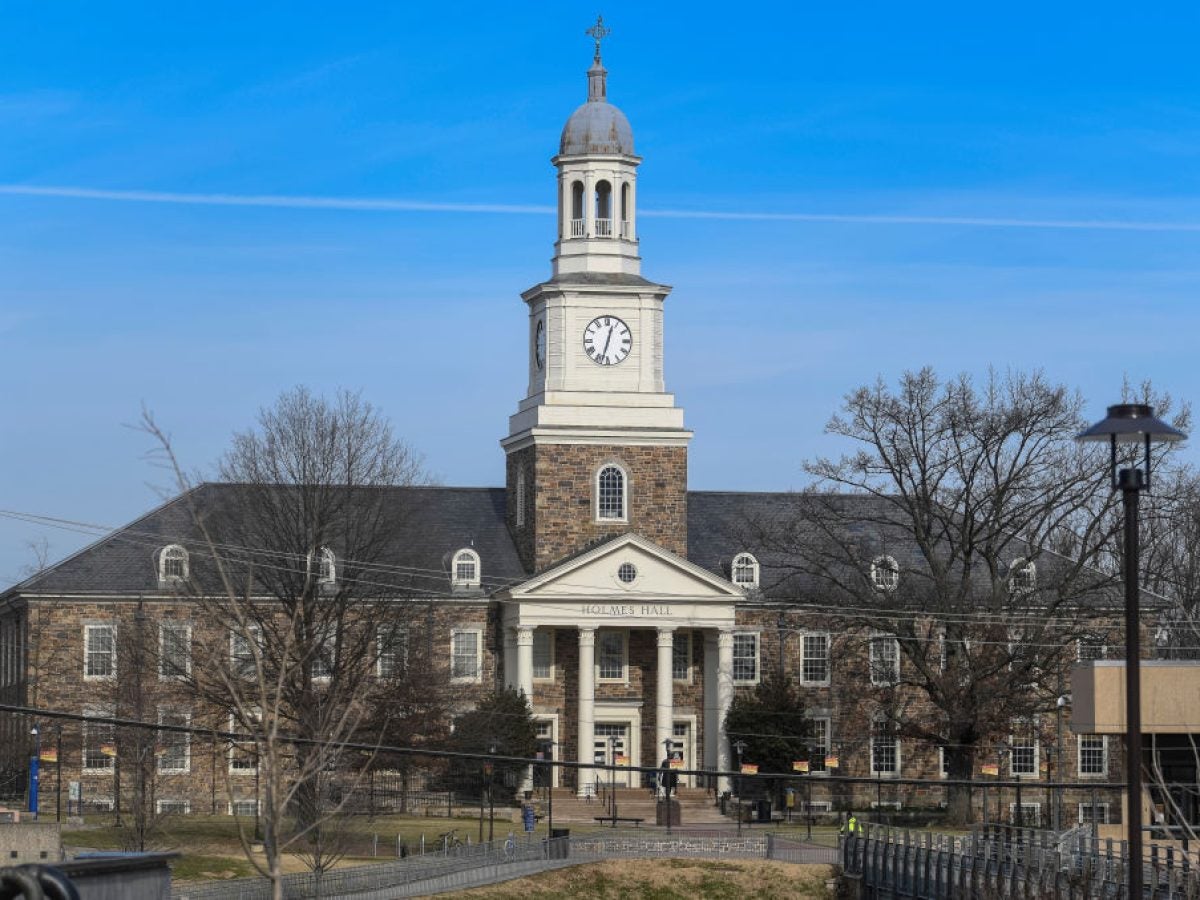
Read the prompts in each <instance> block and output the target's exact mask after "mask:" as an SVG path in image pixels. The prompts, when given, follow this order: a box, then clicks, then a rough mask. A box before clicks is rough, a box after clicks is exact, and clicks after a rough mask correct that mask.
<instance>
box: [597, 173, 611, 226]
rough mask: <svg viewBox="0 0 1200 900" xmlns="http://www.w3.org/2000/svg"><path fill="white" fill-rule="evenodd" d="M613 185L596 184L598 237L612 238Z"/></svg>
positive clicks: (598, 182) (606, 183) (599, 182)
mask: <svg viewBox="0 0 1200 900" xmlns="http://www.w3.org/2000/svg"><path fill="white" fill-rule="evenodd" d="M612 233H613V232H612V185H611V184H609V183H608V182H607V181H597V182H596V237H612Z"/></svg>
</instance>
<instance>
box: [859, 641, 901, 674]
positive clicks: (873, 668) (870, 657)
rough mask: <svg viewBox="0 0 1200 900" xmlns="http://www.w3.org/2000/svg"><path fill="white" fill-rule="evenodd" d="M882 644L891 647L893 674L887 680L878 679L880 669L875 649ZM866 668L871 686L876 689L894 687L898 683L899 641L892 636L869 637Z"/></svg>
mask: <svg viewBox="0 0 1200 900" xmlns="http://www.w3.org/2000/svg"><path fill="white" fill-rule="evenodd" d="M883 644H890V645H891V647H892V662H893V673H892V675H891V676H890V677H888V678H880V677H879V674H878V673H879V671H880V669H881V668H882V667H881V666H880V665H879V663H878V661H877V654H876V649H875V648H876V647H878V646H882V645H883ZM867 667H868V669H870V674H871V684H873V685H875V686H876V687H894V686H895V685H897V684H899V682H900V639H899V638H897V637H896V636H895V635H892V634H882V633H881V634H874V635H871V638H870V644H869V645H868V647H867Z"/></svg>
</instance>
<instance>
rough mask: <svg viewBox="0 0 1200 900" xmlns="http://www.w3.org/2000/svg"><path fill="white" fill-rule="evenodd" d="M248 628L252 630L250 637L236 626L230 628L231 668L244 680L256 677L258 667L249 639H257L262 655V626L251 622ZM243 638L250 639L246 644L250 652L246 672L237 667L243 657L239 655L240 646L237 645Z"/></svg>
mask: <svg viewBox="0 0 1200 900" xmlns="http://www.w3.org/2000/svg"><path fill="white" fill-rule="evenodd" d="M246 630H247V631H248V632H250V635H251V637H250V638H249V639H247V638H246V636H245V635H243V634H242V633H241V632H240V631H239V630H238V629H237V628H236V627H234V628H230V629H229V670H230V672H231V673H232V674H233V675H234V676H235V677H238V678H241V679H242V680H243V681H248V680H250V679H252V678H254V677H255V671H256V667H257V666H256V663H255V661H254V653H253V651H252V650H251V649H250V643H249V641H257V643H258V646H259V655H260V656H261V655H262V626H261V625H256V624H250V625H248V626H247V628H246ZM242 640H248V642H247V644H246V650H247V652H248V656H247V663H246V665H247V667H248V668H247V670H246V671H245V672H240V671H238V668H237V667H238V661H239V660H240V659H241V657H240V656H239V655H238V652H237V650H238V648H237V646H236V645H237V643H238V642H239V641H242Z"/></svg>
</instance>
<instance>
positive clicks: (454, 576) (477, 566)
mask: <svg viewBox="0 0 1200 900" xmlns="http://www.w3.org/2000/svg"><path fill="white" fill-rule="evenodd" d="M460 561H461V562H464V563H465V562H468V561H469V562H471V563H473V564H474V574H473V575H472V576H471V577H470V578H462V577H459V574H458V565H459V562H460ZM482 573H483V564H482V562H481V561H480V559H479V554H478V553H476V552H475V551H474V550H472V549H471V548H470V547H463V548H462V549H461V550H456V551H455V552H454V556H453V557H451V559H450V584H451V585H452V586H453V587H456V588H477V587H479V585H480V581H481V576H482Z"/></svg>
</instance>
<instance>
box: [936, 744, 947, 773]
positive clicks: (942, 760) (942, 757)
mask: <svg viewBox="0 0 1200 900" xmlns="http://www.w3.org/2000/svg"><path fill="white" fill-rule="evenodd" d="M937 751H938V778H949V777H950V772H949V771H948V768H947V766H946V748H945V747H938V748H937Z"/></svg>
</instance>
